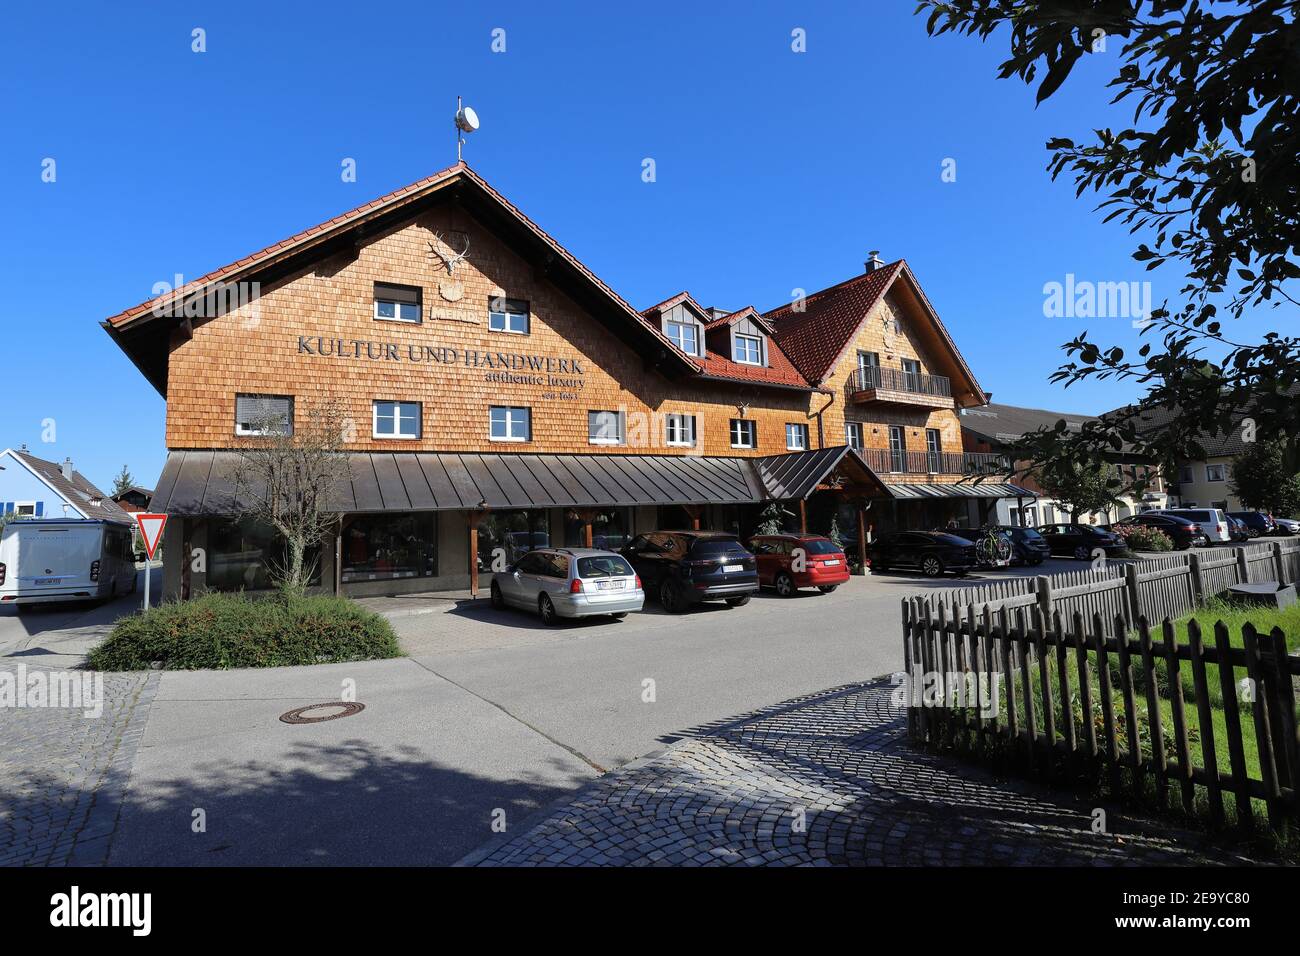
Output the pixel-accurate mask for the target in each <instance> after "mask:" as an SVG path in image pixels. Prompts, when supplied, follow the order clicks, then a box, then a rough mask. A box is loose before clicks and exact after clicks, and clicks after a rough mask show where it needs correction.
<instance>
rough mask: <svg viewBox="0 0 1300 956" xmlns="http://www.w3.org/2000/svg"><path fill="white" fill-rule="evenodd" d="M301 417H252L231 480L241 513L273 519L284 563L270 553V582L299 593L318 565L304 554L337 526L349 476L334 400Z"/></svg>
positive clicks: (343, 425)
mask: <svg viewBox="0 0 1300 956" xmlns="http://www.w3.org/2000/svg"><path fill="white" fill-rule="evenodd" d="M299 418H300V421H299V423H297V424H295V423H294V422H292V421H285V419H284V418H283V417H277V416H274V415H269V416H265V417H264V418H263V419H262V420H260V421H256V422H253V423H251V424H252V425H253V428H252V431H254V432H256V433H257V434H256V435H254V436H250V437H248V438H247V439H245V440H244V442H243V443H242V444H241V445H240V446H239V448H238V449H237V451H238V455H239V457H238V460H237V462H236V464H235V466H234V469H233V474H232V475H231V478H232V480H233V482H234V485H235V488H236V497H237V498H238V499H239V500H240V503H241V506H242V508H243V514H244V515H246V516H247V517H249V518H252V519H254V520H257V521H261V522H263V523H265V524H268V525H270V526H271V527H272V528H274V529H275V531H276V532H278V533H279V535H280V537H281V538H283V539H284V544H285V555H284V559H283V561H277V560H274V559H271V560H270V561H269V568H268V569H269V571H270V574H271V578H272V580H273V581H274V582H275V583H276V584H277V585H278V586H279V587H280V588H281V589H282V590H284V591H287V592H291V593H297V594H300V593H302V592H303V591H304V590H305V589H306V587H307V582H308V581H310V580H311V576H312V573H313V572H314V570H315V568H314V566H311V565H309V563H308V561H307V552H308V551H310V550H311V549H312V548H314V547H317V546H319V545H320V544H321V543H323V542H324V541H325V540H326V539H327V538H329V537H330V536H331V535H332V534H333V531H334V529H335V527H336V526H337V524H338V515H337V514H336V513H335V512H334V511H332V510H331V507H332V501H333V498H334V493H335V489H336V488H337V486H338V484H339V483H340V482H341V481H343V480H344V479H345V477H346V476H347V472H348V468H347V461H346V459H345V457H344V456H343V455H342V454H341V452H342V449H343V446H344V444H345V435H346V432H345V428H346V427H347V424H348V422H347V419H345V418H344V416H343V413H342V406H341V405H340V404H339V403H338V402H337V401H336V400H333V399H329V400H326V401H323V402H321V403H320V404H318V405H316V406H314V407H312V408H310V409H309V410H308V411H307V413H306V414H305V415H300V416H299Z"/></svg>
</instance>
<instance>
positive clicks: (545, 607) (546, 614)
mask: <svg viewBox="0 0 1300 956" xmlns="http://www.w3.org/2000/svg"><path fill="white" fill-rule="evenodd" d="M537 610H538V612H539V613H540V614H541V615H542V623H544V624H552V625H553V624H555V623H556V622H558V621H559V619H560V616H559V615H558V614H556V613H555V605H554V604H553V603H552V602H551V597H550V595H549V594H543V595H542V596H541V597H540V598H539V599H538V601H537Z"/></svg>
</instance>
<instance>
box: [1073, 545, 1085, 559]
mask: <svg viewBox="0 0 1300 956" xmlns="http://www.w3.org/2000/svg"><path fill="white" fill-rule="evenodd" d="M1074 557H1075V560H1077V561H1087V560H1088V549H1087V548H1086V547H1084V546H1083V545H1079V546H1078V547H1077V548H1075V549H1074Z"/></svg>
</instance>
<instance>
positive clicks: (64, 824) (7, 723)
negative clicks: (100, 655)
mask: <svg viewBox="0 0 1300 956" xmlns="http://www.w3.org/2000/svg"><path fill="white" fill-rule="evenodd" d="M3 663H4V666H3V670H5V671H6V672H8V673H16V664H14V662H13V661H12V659H6V660H5V661H4V662H3ZM27 669H28V671H29V672H33V671H36V670H37V669H38V668H36V667H34V666H32V665H30V664H28V668H27ZM78 676H80V675H78ZM158 680H159V674H158V673H156V672H155V673H135V674H105V675H104V709H103V712H102V714H100V715H99V716H98V717H94V716H92V717H86V716H84V714H83V711H82V710H81V709H79V708H58V707H54V708H51V707H6V708H4V709H0V866H23V865H29V866H64V865H76V866H97V865H102V864H103V863H104V862H105V860H106V859H107V856H108V846H109V841H110V840H111V838H112V835H113V831H114V829H115V827H116V825H117V818H118V814H119V812H120V810H121V806H122V800H123V798H124V796H125V793H126V787H127V784H128V782H129V777H130V768H131V764H132V761H133V760H134V758H135V751H136V748H137V747H138V746H139V743H140V738H141V737H142V736H143V735H144V727H145V721H146V719H147V716H148V712H149V704H150V702H151V700H152V698H153V695H154V693H155V692H156V691H157V688H158Z"/></svg>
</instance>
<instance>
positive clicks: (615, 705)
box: [0, 560, 1080, 865]
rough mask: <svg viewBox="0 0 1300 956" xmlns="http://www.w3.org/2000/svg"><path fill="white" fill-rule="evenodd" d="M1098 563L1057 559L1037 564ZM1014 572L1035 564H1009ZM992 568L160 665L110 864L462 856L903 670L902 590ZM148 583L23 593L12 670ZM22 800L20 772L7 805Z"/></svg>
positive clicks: (481, 604)
mask: <svg viewBox="0 0 1300 956" xmlns="http://www.w3.org/2000/svg"><path fill="white" fill-rule="evenodd" d="M1078 567H1080V565H1079V563H1078V562H1072V561H1065V560H1062V561H1053V562H1052V563H1051V565H1047V566H1044V568H1042V569H1036V573H1042V572H1043V571H1047V572H1051V571H1061V570H1075V569H1077V568H1078ZM1008 573H1029V572H1023V571H1012V572H1006V571H1004V572H999V573H998V575H996V577H1002V576H1005V575H1006V574H1008ZM989 577H992V576H972V577H971V578H967V579H964V581H962V582H957V581H954V579H952V578H945V579H942V580H940V581H936V582H931V581H928V580H926V579H923V578H920V577H917V576H912V575H904V574H899V575H888V576H880V577H867V578H853V579H852V580H851V581H850V582H849V583H848V584H846V585H844V586H842V587H841V588H840V589H839V590H838V591H836V592H835V593H833V594H829V595H822V594H819V593H817V592H808V593H801V594H800V595H799V596H797V597H794V598H790V599H782V598H778V597H776V596H775V595H769V594H766V593H765V594H763V595H761V596H759V597H757V598H755V599H754V600H752V601H751V602H750V603H749V604H748V605H747V606H745V607H741V608H727V607H726V606H725V605H717V606H714V605H708V606H705V607H702V608H700V609H698V610H695V611H692V612H689V613H687V614H683V615H667V614H664V613H662V612H661V611H659V609H658V608H657V606H655V605H650V606H649V607H648V609H647V610H646V611H645V612H642V613H640V614H633V615H629V616H628V617H627V618H626V619H624V620H623V621H620V622H613V621H608V620H596V621H588V622H573V623H564V624H561V625H560V626H558V627H554V628H548V627H546V626H545V625H543V624H542V623H541V622H540V620H538V619H537V618H536V617H533V616H531V615H529V614H526V613H524V612H520V611H494V610H492V608H491V607H490V606H489V604H488V602H487V601H486V600H480V601H478V602H475V603H473V604H466V603H459V604H458V603H454V602H448V601H434V600H422V599H416V600H413V601H411V602H410V603H409V604H407V603H406V602H402V603H403V604H404V605H405V606H407V607H408V608H415V609H418V610H419V611H420V612H421V613H402V614H399V615H396V616H394V618H393V624H394V626H395V628H396V629H397V631H398V633H399V635H400V637H401V640H402V643H403V646H404V648H405V649H406V650H407V652H408V654H409V655H410V656H409V657H407V658H403V659H398V660H392V661H370V662H364V663H359V664H331V665H323V666H317V667H300V668H278V669H270V670H241V671H221V672H210V671H202V672H158V673H153V674H151V675H149V677H148V678H147V680H146V682H145V691H144V692H143V693H141V694H140V696H139V701H138V702H136V703H133V704H131V705H130V708H128V709H130V710H131V715H130V718H129V721H128V723H127V724H126V726H128V727H129V728H130V729H131V731H132V732H133V733H134V732H135V730H137V729H138V730H139V731H140V733H139V745H138V747H135V748H134V749H132V750H131V751H130V753H126V752H121V753H117V754H114V755H111V756H112V760H111V763H110V773H109V777H110V778H111V782H112V783H115V784H117V785H119V787H120V789H121V792H122V795H121V797H120V812H111V811H112V808H109V809H106V810H105V811H104V813H103V814H101V816H108V817H110V818H111V819H112V820H114V821H115V829H114V832H113V834H112V838H111V841H110V842H109V850H108V861H109V862H110V863H113V864H178V865H211V864H301V863H313V862H317V863H349V864H403V865H418V864H425V865H427V864H442V863H451V862H454V861H455V860H457V859H459V858H460V857H462V856H463V855H465V854H466V853H468V852H469V851H470V850H472V849H474V848H475V847H477V846H479V845H481V844H482V843H483V842H485V841H486V840H488V839H489V838H490V837H492V836H493V834H494V831H493V829H492V828H493V825H494V823H495V824H497V825H498V826H499V825H500V824H501V822H502V821H504V822H505V823H506V825H507V826H508V827H509V829H510V830H511V831H515V830H516V828H517V827H519V826H521V825H522V824H523V823H524V821H525V820H526V819H527V818H528V817H529V816H531V815H533V814H535V813H537V812H538V811H539V810H542V809H544V808H545V807H547V806H548V805H550V804H551V803H553V802H554V801H555V800H558V799H560V798H561V797H563V796H565V795H567V794H570V793H572V792H573V791H574V790H575V789H577V788H579V787H581V786H582V785H584V784H585V783H587V782H589V781H591V780H593V779H595V778H596V777H597V776H599V774H600V773H602V772H604V771H607V770H610V769H613V768H616V767H618V766H621V765H623V764H625V763H627V762H628V761H631V760H634V759H636V758H639V757H642V756H644V755H646V754H647V753H650V752H653V751H656V750H659V749H661V748H663V747H664V746H666V745H668V744H670V743H672V742H673V741H674V740H676V739H678V737H679V736H680V735H681V734H682V733H683V732H685V731H689V730H690V729H691V728H693V727H697V726H702V725H705V724H709V723H711V722H716V721H721V720H724V719H726V718H731V717H735V716H737V715H740V714H743V713H745V712H747V711H750V710H754V709H758V708H761V707H766V706H770V705H772V704H774V703H778V702H781V701H784V700H787V699H790V698H793V697H797V696H800V695H804V694H811V693H814V692H817V691H820V690H823V689H826V688H829V687H834V686H838V685H841V684H845V683H849V682H854V681H862V680H867V679H870V678H873V677H876V676H879V675H881V674H887V673H891V672H893V671H896V670H898V669H899V668H900V667H901V665H902V646H901V635H900V628H899V617H900V599H901V598H903V597H905V596H907V595H910V594H915V593H919V592H923V591H925V590H928V589H931V588H934V587H943V588H949V587H953V586H954V584H960V583H968V584H976V583H980V581H981V580H987V579H988V578H989ZM135 600H136V599H134V598H124V599H122V600H120V601H117V602H114V603H112V604H107V605H101V606H97V607H96V606H90V607H85V606H81V607H78V606H72V607H61V608H41V609H37V610H33V611H29V612H27V613H24V614H21V615H19V614H17V613H15V611H14V609H12V608H6V609H2V610H0V667H5V668H8V667H12V666H14V665H15V664H16V663H17V662H19V661H25V662H26V663H27V664H28V666H29V667H31V666H40V667H51V668H59V669H62V668H67V667H71V666H75V665H76V664H77V663H78V662H79V661H80V659H81V655H82V654H84V652H85V650H86V649H87V648H89V647H90V646H93V644H94V643H95V642H96V641H97V640H99V639H101V638H102V637H103V636H104V635H105V634H106V633H107V631H108V627H109V624H110V623H111V621H112V620H113V619H114V618H115V617H116V616H117V615H118V614H120V613H125V612H126V611H129V610H130V609H131V608H132V607H133V606H134V601H135ZM137 686H138V683H137ZM350 688H355V699H356V700H357V701H359V702H361V703H363V704H364V705H365V709H364V710H363V711H362V712H360V713H358V714H356V715H354V716H348V717H344V718H341V719H336V720H329V721H325V722H322V723H315V724H306V725H292V724H287V723H284V722H282V721H281V720H280V719H279V718H280V715H282V714H284V713H285V712H287V711H289V710H291V709H292V708H295V707H300V706H304V705H307V704H312V703H319V702H323V701H331V700H333V701H337V700H339V699H340V696H341V695H343V694H344V693H346V692H347V691H348V690H349V689H350ZM131 708H133V709H131ZM120 711H121V708H118V711H117V712H120ZM64 716H66V715H64ZM25 719H26V720H27V723H26V724H25V725H24V726H25V728H26V729H25V735H26V736H25V739H26V740H28V741H30V744H29V745H27V748H28V750H29V751H30V752H26V751H24V749H23V747H24V745H23V744H22V743H21V742H19V743H17V744H15V743H14V742H13V741H12V740H9V741H6V740H5V739H4V737H5V735H4V733H3V730H2V729H0V744H5V745H7V749H6V750H5V757H6V758H7V760H8V761H9V763H8V764H7V766H9V767H12V768H15V769H16V770H17V771H18V773H19V774H23V773H26V774H27V775H28V776H30V777H31V778H33V779H34V780H37V781H38V782H39V781H40V780H42V779H45V778H51V774H50V771H51V768H50V766H49V759H48V746H49V743H48V741H49V740H50V739H52V738H51V737H50V734H54V738H53V739H57V740H60V741H65V742H66V743H68V746H69V747H72V748H73V749H75V748H76V747H77V746H83V745H82V744H79V743H78V741H79V739H80V737H79V736H77V735H74V736H73V737H68V735H67V731H65V730H61V729H59V726H55V724H54V723H50V724H49V725H48V726H45V724H44V723H43V721H44V719H45V718H44V716H43V715H41V714H32V713H28V714H26V715H25ZM50 719H51V720H53V719H54V715H53V714H52V713H51V717H50ZM78 719H80V718H78ZM74 723H75V722H74ZM60 726H63V727H70V726H71V724H63V725H60ZM42 728H44V729H42ZM86 740H87V743H85V744H84V749H85V750H86V751H87V752H86V753H84V754H79V755H77V754H74V755H73V756H71V757H65V758H61V760H62V762H67V760H73V761H74V762H77V763H79V764H85V765H103V761H104V760H106V759H109V755H105V754H104V753H102V750H103V747H104V746H105V745H104V744H103V743H102V742H99V743H95V742H93V735H87V736H86ZM65 749H66V748H65ZM69 779H71V778H69ZM60 786H62V787H64V790H65V791H66V792H59V787H60ZM79 786H82V785H81V784H78V783H77V782H75V780H74V781H72V782H68V783H64V784H59V783H58V782H57V781H55V780H53V779H52V778H51V779H46V781H45V783H43V784H42V785H41V786H39V787H36V786H33V787H31V788H28V790H29V791H30V793H29V795H28V796H27V797H25V798H24V799H27V800H28V801H29V804H28V805H27V806H26V812H27V813H28V814H29V816H30V817H31V818H32V819H33V820H37V821H39V820H42V819H45V818H46V817H47V816H48V813H47V812H46V811H45V810H43V809H42V805H41V801H42V800H50V801H60V800H66V799H68V798H69V797H76V796H78V795H77V794H76V793H73V792H72V791H75V790H77V789H78V787H79ZM5 796H6V793H5V785H4V782H3V781H0V804H2V803H3V802H4V801H3V799H2V798H4V797H5ZM83 796H84V795H83ZM114 799H119V798H114ZM100 802H103V801H102V800H100ZM96 805H97V806H98V803H97V804H96ZM0 809H3V807H0ZM2 849H3V847H0V850H2Z"/></svg>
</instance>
